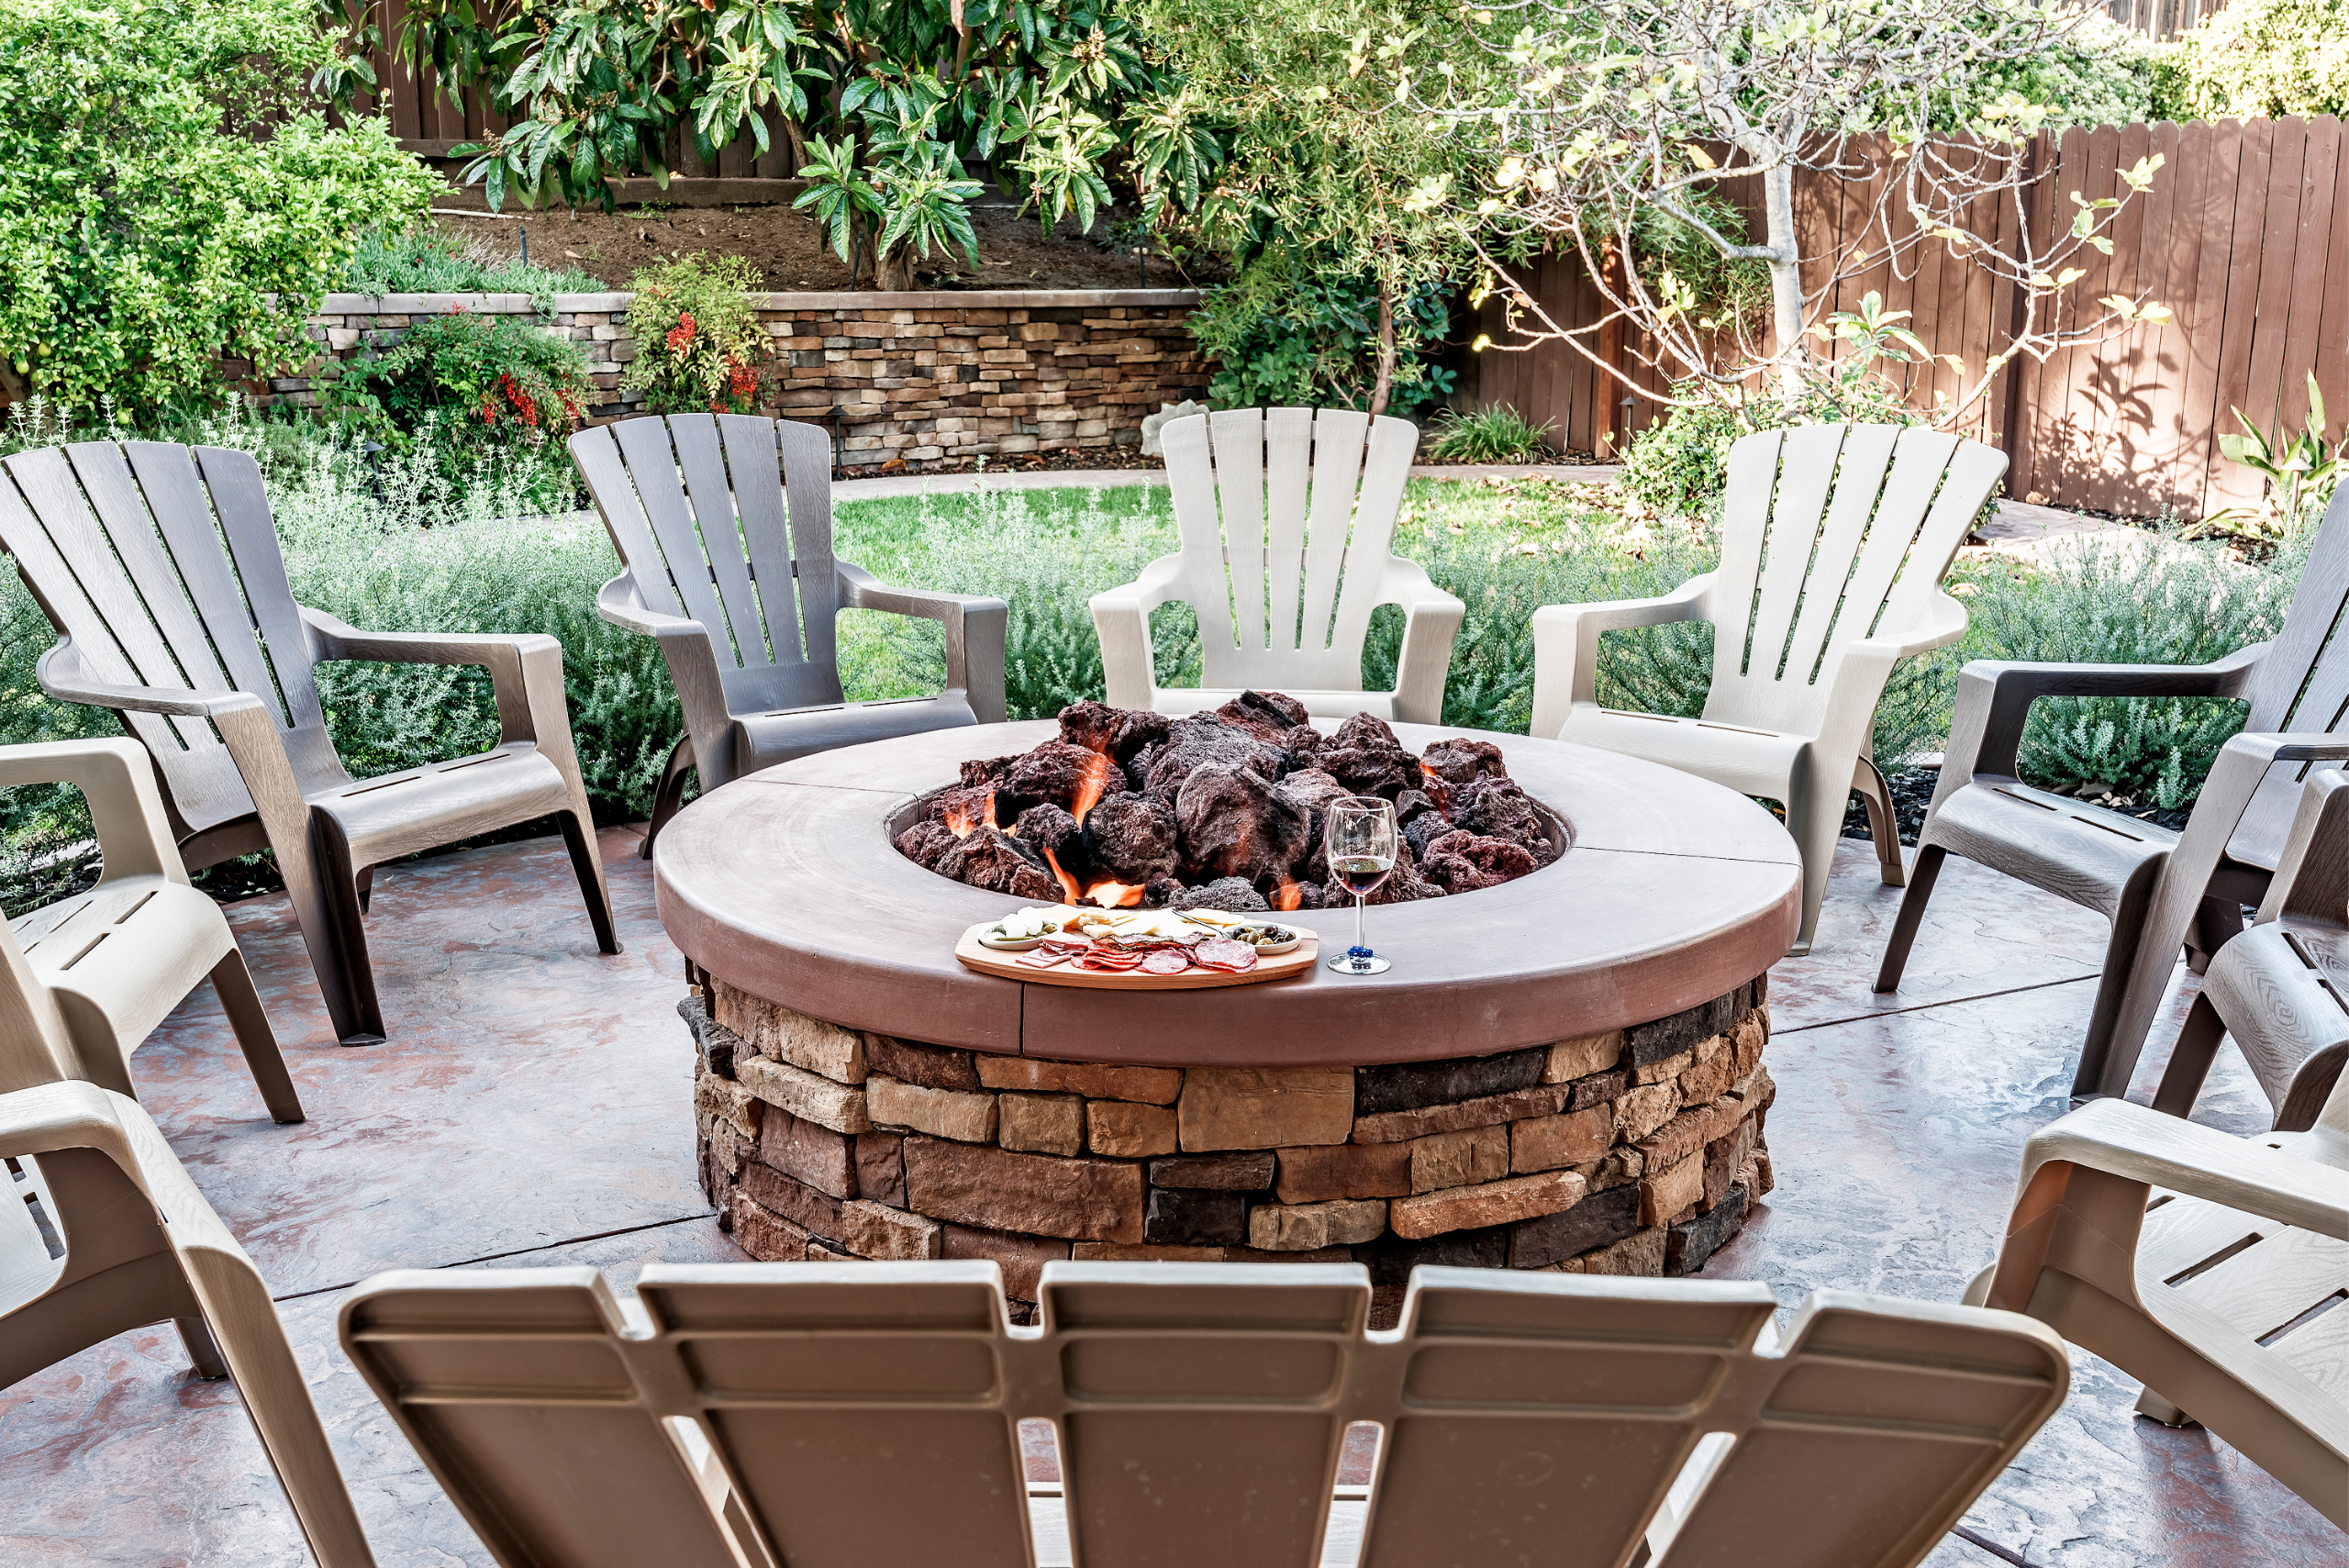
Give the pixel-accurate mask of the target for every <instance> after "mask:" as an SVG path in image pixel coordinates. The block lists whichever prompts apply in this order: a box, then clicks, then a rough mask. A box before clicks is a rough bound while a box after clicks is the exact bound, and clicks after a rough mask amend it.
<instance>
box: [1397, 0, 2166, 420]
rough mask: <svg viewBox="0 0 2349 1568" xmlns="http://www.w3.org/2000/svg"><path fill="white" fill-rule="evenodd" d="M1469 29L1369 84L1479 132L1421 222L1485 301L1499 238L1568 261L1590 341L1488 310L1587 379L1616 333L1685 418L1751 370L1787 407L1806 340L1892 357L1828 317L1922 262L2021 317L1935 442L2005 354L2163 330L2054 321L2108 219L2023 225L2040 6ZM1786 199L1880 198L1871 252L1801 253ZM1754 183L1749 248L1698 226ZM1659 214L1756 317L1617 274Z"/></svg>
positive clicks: (1687, 289) (1430, 191) (1535, 313)
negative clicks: (1753, 298) (1756, 302)
mask: <svg viewBox="0 0 2349 1568" xmlns="http://www.w3.org/2000/svg"><path fill="white" fill-rule="evenodd" d="M1471 20H1472V23H1473V24H1474V26H1473V31H1474V34H1475V39H1476V43H1477V45H1478V47H1477V48H1475V49H1473V50H1465V51H1464V52H1463V55H1462V57H1461V58H1459V59H1458V60H1453V59H1445V60H1442V61H1438V62H1436V64H1435V65H1434V67H1433V68H1432V70H1424V69H1420V70H1415V69H1414V68H1413V65H1412V63H1411V62H1410V61H1408V60H1406V61H1400V62H1398V67H1397V68H1392V69H1387V68H1384V61H1380V65H1381V67H1382V69H1381V74H1382V75H1383V76H1384V78H1385V85H1386V89H1387V90H1388V91H1389V92H1390V93H1391V94H1393V95H1395V96H1396V98H1397V100H1398V101H1399V102H1400V103H1402V104H1404V105H1407V106H1408V107H1409V108H1411V109H1412V110H1414V111H1416V112H1417V114H1418V115H1419V116H1422V117H1427V118H1430V119H1432V120H1435V121H1438V122H1443V123H1449V124H1452V125H1454V126H1459V127H1462V128H1470V127H1475V128H1489V134H1490V136H1491V138H1492V140H1493V142H1494V144H1495V150H1496V151H1497V153H1498V154H1499V155H1500V156H1499V158H1498V161H1497V164H1496V165H1495V166H1494V167H1493V170H1492V172H1491V174H1490V176H1489V178H1487V179H1485V180H1483V181H1477V182H1471V181H1465V180H1461V179H1458V178H1456V177H1452V176H1447V175H1445V174H1442V173H1439V174H1435V175H1431V177H1429V178H1428V179H1427V180H1426V181H1424V182H1423V183H1422V184H1421V186H1420V188H1419V191H1418V193H1417V194H1416V200H1417V201H1418V202H1419V204H1420V205H1421V206H1424V207H1425V208H1426V209H1427V210H1429V211H1431V212H1442V213H1445V214H1448V215H1450V217H1452V219H1453V222H1454V223H1455V224H1457V225H1458V226H1459V228H1460V229H1461V231H1462V233H1463V234H1464V236H1465V237H1466V238H1467V239H1468V240H1469V241H1470V242H1471V243H1473V244H1475V245H1476V246H1477V248H1478V250H1479V251H1480V252H1481V254H1482V255H1483V257H1484V259H1485V260H1486V262H1487V264H1488V265H1490V266H1492V267H1493V269H1494V272H1495V275H1496V276H1500V277H1503V278H1504V279H1505V274H1506V263H1507V261H1508V254H1507V250H1506V246H1507V244H1508V242H1509V241H1511V240H1515V241H1517V242H1519V243H1520V244H1522V245H1526V246H1532V245H1537V244H1563V245H1566V246H1570V247H1573V248H1575V249H1576V250H1579V251H1580V252H1581V253H1582V256H1583V258H1584V261H1585V262H1586V265H1587V266H1588V267H1589V270H1590V272H1591V275H1592V276H1593V277H1594V278H1595V279H1597V280H1598V284H1599V287H1600V290H1601V293H1602V295H1604V296H1605V298H1606V300H1607V303H1608V306H1609V309H1608V311H1607V312H1606V313H1605V315H1606V320H1605V321H1602V322H1598V323H1592V324H1588V325H1586V326H1577V327H1575V328H1572V329H1569V328H1565V327H1563V326H1561V325H1560V324H1558V323H1556V322H1554V321H1551V320H1549V319H1548V318H1547V317H1543V316H1542V313H1541V312H1540V310H1539V308H1538V307H1537V306H1534V305H1533V303H1532V302H1531V299H1530V298H1528V297H1527V296H1526V295H1524V294H1523V293H1522V292H1521V291H1520V290H1517V289H1515V288H1514V287H1513V286H1509V285H1508V284H1506V282H1504V283H1503V285H1502V286H1504V287H1505V288H1507V289H1508V295H1509V299H1510V304H1511V306H1512V309H1513V311H1515V312H1523V313H1528V314H1530V315H1531V317H1533V318H1534V325H1533V326H1531V328H1529V330H1531V331H1533V332H1535V333H1537V334H1540V335H1552V336H1558V337H1564V338H1565V339H1567V340H1568V341H1569V342H1571V343H1573V344H1574V345H1575V347H1576V348H1578V349H1580V350H1583V351H1584V352H1586V354H1589V355H1590V357H1592V358H1593V359H1594V360H1595V361H1598V362H1600V363H1601V364H1602V365H1605V361H1604V360H1603V359H1601V358H1600V356H1598V353H1597V352H1596V351H1595V349H1594V347H1593V342H1592V339H1595V338H1596V337H1597V336H1598V333H1599V331H1600V330H1601V329H1602V328H1604V327H1605V326H1606V325H1608V324H1609V322H1627V321H1628V323H1629V324H1631V325H1632V326H1634V327H1636V328H1640V329H1641V330H1642V332H1643V333H1644V334H1645V339H1646V341H1647V342H1648V343H1650V344H1652V345H1653V356H1654V359H1655V360H1656V361H1657V362H1658V363H1659V365H1660V368H1661V369H1662V370H1663V371H1664V373H1665V375H1666V377H1667V378H1668V379H1670V380H1671V381H1672V382H1674V383H1675V384H1677V385H1678V386H1680V387H1681V388H1683V389H1684V391H1683V393H1682V394H1681V396H1682V397H1683V398H1684V399H1685V397H1686V396H1687V395H1690V394H1692V393H1693V394H1694V395H1697V396H1698V397H1700V398H1701V397H1703V396H1705V395H1711V396H1715V397H1719V398H1722V399H1727V400H1734V399H1736V398H1738V397H1740V396H1742V391H1743V388H1745V387H1746V386H1747V385H1750V384H1751V383H1752V381H1753V377H1754V376H1755V374H1756V373H1757V372H1765V371H1766V372H1767V373H1769V377H1770V379H1771V381H1772V384H1773V385H1772V390H1773V392H1774V393H1775V395H1776V396H1778V397H1779V398H1780V399H1782V400H1785V401H1787V402H1790V403H1791V402H1797V401H1800V400H1802V399H1804V398H1805V397H1806V396H1807V392H1806V386H1807V384H1808V383H1809V380H1811V379H1812V378H1815V377H1817V376H1819V375H1820V374H1823V373H1825V368H1824V367H1823V365H1822V364H1821V362H1820V360H1819V358H1818V357H1817V355H1816V352H1815V350H1814V349H1813V347H1812V345H1813V343H1814V341H1815V340H1818V339H1831V338H1834V337H1836V336H1837V335H1839V334H1841V335H1844V336H1847V337H1848V336H1850V335H1852V334H1853V333H1854V332H1857V333H1859V334H1861V335H1863V336H1865V337H1866V338H1867V339H1869V340H1870V341H1871V342H1877V343H1881V342H1886V341H1890V340H1892V338H1891V335H1889V334H1887V332H1886V331H1885V330H1884V328H1886V327H1887V325H1889V324H1890V323H1889V319H1888V318H1881V317H1880V318H1878V319H1875V320H1872V321H1869V322H1866V323H1859V322H1855V321H1854V320H1853V319H1850V318H1841V317H1839V318H1836V319H1832V320H1830V319H1822V317H1824V315H1825V313H1826V311H1827V308H1828V306H1829V302H1830V301H1831V300H1832V299H1833V297H1834V291H1835V286H1836V284H1839V283H1841V282H1842V281H1843V280H1845V279H1848V278H1853V277H1856V276H1859V275H1861V274H1864V273H1866V272H1876V271H1882V270H1887V269H1898V271H1899V272H1901V274H1902V275H1907V274H1908V272H1909V271H1910V270H1911V269H1913V268H1914V267H1915V265H1916V264H1917V260H1918V257H1919V255H1920V251H1921V250H1922V248H1923V247H1925V246H1926V245H1929V244H1946V245H1948V246H1949V247H1950V248H1951V250H1952V251H1953V252H1954V254H1955V255H1957V256H1958V257H1959V258H1960V259H1961V260H1962V261H1964V262H1965V263H1967V264H1970V265H1974V266H1978V267H1981V268H1984V269H1987V271H1989V272H1992V273H1993V274H1995V275H1997V276H1998V277H1999V278H2001V279H2003V280H2006V281H2008V282H2010V283H2011V284H2013V285H2014V286H2015V288H2016V291H2017V294H2018V295H2019V298H2020V301H2021V308H2020V313H2019V314H2020V316H2021V320H2020V322H2019V323H2018V330H2017V332H2016V333H2015V337H2014V340H2013V342H2012V343H2011V344H2010V345H2009V347H2008V348H2006V349H2005V350H2001V351H2000V352H1998V353H1996V354H1992V355H1990V356H1989V357H1988V358H1987V361H1983V362H1981V363H1979V364H1976V365H1962V366H1961V367H1960V368H1961V373H1962V374H1964V375H1965V376H1968V377H1970V378H1971V380H1970V381H1969V382H1968V383H1967V384H1966V385H1965V388H1964V389H1963V390H1962V391H1961V393H1960V394H1959V395H1958V396H1957V397H1955V398H1954V399H1953V400H1951V401H1950V402H1949V403H1948V405H1947V406H1945V407H1944V408H1943V410H1941V412H1940V417H1942V418H1943V419H1945V420H1952V421H1954V419H1956V418H1957V417H1959V416H1960V415H1962V414H1963V413H1964V412H1965V410H1966V409H1967V408H1968V407H1969V406H1971V405H1973V404H1974V403H1975V402H1976V400H1978V399H1979V398H1980V397H1981V395H1983V394H1984V393H1985V392H1986V391H1987V389H1988V387H1989V385H1990V384H1991V382H1992V379H1993V378H1994V377H1995V375H1996V374H1997V373H1998V371H1999V370H2000V369H2001V368H2003V367H2004V365H2005V364H2006V363H2007V362H2008V361H2010V360H2012V359H2013V358H2014V357H2015V356H2016V355H2018V354H2028V355H2032V356H2034V357H2037V358H2044V357H2045V356H2046V355H2047V354H2049V353H2052V352H2054V350H2056V349H2058V348H2061V347H2064V346H2066V345H2071V344H2077V343H2081V342H2093V341H2096V340H2099V339H2101V338H2103V337H2104V336H2106V335H2109V334H2110V332H2111V331H2113V330H2116V329H2118V328H2121V327H2123V326H2126V325H2128V324H2130V323H2132V322H2134V321H2139V320H2145V319H2154V320H2159V319H2165V318H2166V312H2165V311H2164V310H2162V309H2161V308H2160V307H2159V306H2149V305H2147V304H2146V303H2145V302H2144V301H2142V300H2132V299H2126V298H2122V297H2121V296H2119V295H2113V296H2109V297H2107V298H2106V299H2104V300H2102V301H2100V302H2099V305H2100V306H2102V309H2101V310H2100V311H2099V312H2097V313H2094V315H2093V316H2092V317H2090V318H2088V319H2081V318H2079V317H2077V316H2076V315H2069V314H2067V313H2066V311H2065V308H2064V296H2065V290H2067V289H2068V287H2069V285H2070V284H2073V283H2074V282H2076V280H2077V279H2078V278H2079V277H2080V276H2081V275H2082V272H2081V271H2080V270H2079V267H2080V261H2081V259H2082V258H2083V257H2084V256H2085V254H2086V252H2087V251H2088V250H2099V251H2102V252H2105V253H2108V254H2109V253H2110V250H2111V245H2112V241H2111V239H2110V237H2109V234H2108V230H2109V229H2110V227H2111V225H2112V223H2113V220H2114V218H2115V217H2117V215H2118V209H2119V207H2120V206H2121V200H2122V199H2124V198H2123V197H2118V196H2101V197H2096V198H2093V199H2085V198H2084V199H2078V200H2077V201H2076V206H2073V207H2072V208H2070V209H2069V210H2063V211H2058V212H2056V213H2055V214H2054V217H2053V218H2052V220H2048V221H2046V222H2044V223H2042V222H2040V221H2038V220H2037V219H2035V218H2034V217H2033V215H2032V210H2031V209H2032V199H2033V195H2034V194H2035V193H2034V182H2035V181H2036V180H2037V179H2038V177H2039V175H2040V173H2041V171H2038V170H2036V169H2035V168H2034V166H2033V164H2032V159H2031V156H2030V151H2029V149H2030V146H2031V143H2032V139H2033V138H2034V137H2035V136H2036V135H2037V133H2038V132H2039V131H2040V130H2041V129H2042V128H2044V127H2045V126H2047V125H2049V124H2050V123H2054V121H2055V120H2056V118H2057V116H2056V114H2055V111H2054V108H2053V107H2052V106H2050V105H2049V104H2047V103H2044V102H2034V101H2032V100H2031V99H2029V98H2027V97H2025V96H2023V95H2022V92H2021V90H2020V89H2021V87H2022V86H2024V85H2027V84H2029V83H2032V81H2033V80H2035V79H2040V78H2035V76H2034V72H2037V71H2039V70H2040V69H2041V68H2042V67H2043V65H2044V63H2045V62H2046V61H2049V60H2050V59H2053V58H2055V57H2057V56H2059V55H2061V54H2062V53H2063V51H2064V50H2065V47H2066V43H2067V40H2068V39H2069V38H2070V36H2071V32H2072V29H2074V28H2076V26H2077V25H2078V19H2077V17H2076V15H2073V14H2068V13H2062V12H2058V11H2055V10H2052V9H2046V8H2043V7H2042V6H2040V5H2038V4H2036V3H2035V0H1816V3H1815V4H1811V5H1795V4H1790V3H1789V0H1611V3H1610V4H1609V5H1608V6H1603V7H1601V6H1586V5H1582V4H1577V3H1575V0H1521V3H1520V4H1518V5H1515V6H1500V5H1497V6H1494V8H1493V9H1492V10H1489V11H1481V12H1477V13H1474V14H1473V17H1472V18H1471ZM1958 133H1963V134H1962V135H1961V134H1958ZM2159 167H2160V162H2159V160H2157V159H2148V160H2144V161H2140V162H2139V163H2138V164H2137V165H2136V166H2135V167H2133V168H2131V169H2126V170H2121V171H2119V172H2118V178H2119V180H2120V181H2121V183H2122V184H2123V185H2124V186H2125V187H2126V190H2127V193H2128V194H2129V195H2134V194H2135V193H2138V192H2142V191H2143V190H2144V189H2145V188H2146V187H2147V186H2148V185H2149V184H2150V183H2151V182H2152V180H2153V178H2154V172H2155V171H2156V170H2157V169H2158V168H2159ZM1804 176H1807V177H1809V178H1812V179H1817V180H1820V181H1822V182H1824V181H1832V182H1838V183H1842V184H1844V185H1845V186H1847V187H1848V186H1849V185H1852V184H1864V183H1868V182H1875V185H1874V188H1875V189H1876V191H1877V192H1878V193H1880V194H1879V195H1878V198H1877V201H1876V208H1875V210H1874V211H1873V212H1872V213H1870V214H1869V215H1867V217H1868V224H1867V228H1866V229H1865V236H1866V238H1865V239H1864V240H1862V241H1860V242H1857V243H1850V244H1847V245H1846V246H1845V247H1844V249H1843V250H1842V251H1841V252H1840V253H1838V254H1835V255H1831V256H1827V257H1818V256H1813V257H1809V258H1806V257H1805V256H1804V255H1803V253H1802V247H1801V237H1800V236H1799V235H1798V230H1797V226H1796V197H1795V187H1796V182H1797V179H1798V177H1804ZM1756 184H1758V186H1759V189H1760V194H1761V198H1762V199H1761V207H1762V215H1763V225H1762V228H1763V232H1762V233H1761V234H1759V235H1758V236H1747V235H1745V234H1743V233H1742V232H1736V231H1733V230H1732V229H1731V228H1730V227H1729V226H1725V225H1723V224H1721V223H1720V222H1718V221H1716V220H1715V217H1714V216H1713V213H1712V212H1711V211H1709V206H1710V207H1711V208H1713V209H1715V210H1718V208H1719V206H1720V205H1722V204H1723V202H1724V200H1725V198H1726V197H1727V195H1729V193H1730V192H1731V190H1733V189H1735V188H1736V187H1738V186H1746V187H1751V186H1753V185H1756ZM1993 210H1998V211H2003V212H2005V213H2007V214H2009V215H2013V216H2016V217H2019V219H2020V221H2019V222H2018V224H2017V228H2018V229H2019V237H2018V239H2016V240H2015V241H2014V242H2013V243H2012V244H2011V245H2010V246H2009V248H2005V249H2001V248H1998V247H1996V246H1993V245H1991V244H1990V243H1988V242H1987V240H1985V239H1981V238H1980V237H1978V236H1977V235H1976V234H1975V233H1974V232H1973V230H1974V228H1976V220H1977V219H1978V217H1979V215H1980V214H1982V213H1985V212H1989V211H1993ZM1657 212H1661V213H1663V214H1664V216H1665V217H1668V218H1669V219H1671V220H1672V222H1673V223H1674V224H1675V225H1678V226H1681V227H1682V228H1685V229H1687V231H1688V232H1690V233H1692V234H1694V235H1696V236H1698V237H1700V238H1701V239H1702V240H1703V242H1704V243H1705V244H1707V245H1709V247H1710V249H1711V250H1712V252H1713V253H1714V255H1716V256H1717V257H1718V258H1720V260H1722V261H1730V262H1743V263H1753V264H1756V265H1758V266H1759V267H1760V268H1762V269H1763V270H1764V272H1765V273H1766V276H1767V280H1768V285H1769V297H1768V301H1767V305H1766V308H1765V309H1762V310H1759V311H1746V310H1742V309H1731V310H1728V311H1724V312H1718V313H1717V312H1715V311H1712V310H1709V309H1708V308H1706V306H1705V304H1704V303H1703V302H1701V301H1700V300H1699V298H1698V295H1697V293H1696V291H1695V290H1694V289H1693V288H1692V287H1691V286H1690V285H1689V284H1688V282H1687V279H1685V278H1683V277H1681V276H1680V275H1678V274H1677V273H1675V272H1673V271H1671V270H1670V269H1668V268H1667V269H1664V270H1661V271H1656V270H1653V269H1649V268H1643V267H1640V266H1631V267H1618V266H1615V265H1612V264H1611V258H1612V257H1614V256H1624V255H1631V254H1633V253H1634V252H1635V251H1636V250H1637V249H1638V246H1637V243H1636V239H1637V234H1638V231H1639V228H1640V227H1641V225H1642V223H1643V222H1646V221H1648V220H1649V219H1650V217H1652V215H1653V214H1654V213H1657ZM1806 261H1808V263H1809V267H1808V275H1806V265H1805V264H1806ZM1879 312H1880V306H1879ZM1606 368H1607V369H1608V370H1609V372H1612V373H1618V374H1620V372H1616V371H1615V367H1613V366H1606ZM1626 384H1627V385H1629V384H1630V382H1629V379H1628V378H1626ZM1632 390H1635V391H1636V390H1640V389H1638V388H1637V387H1636V386H1634V387H1632Z"/></svg>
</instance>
